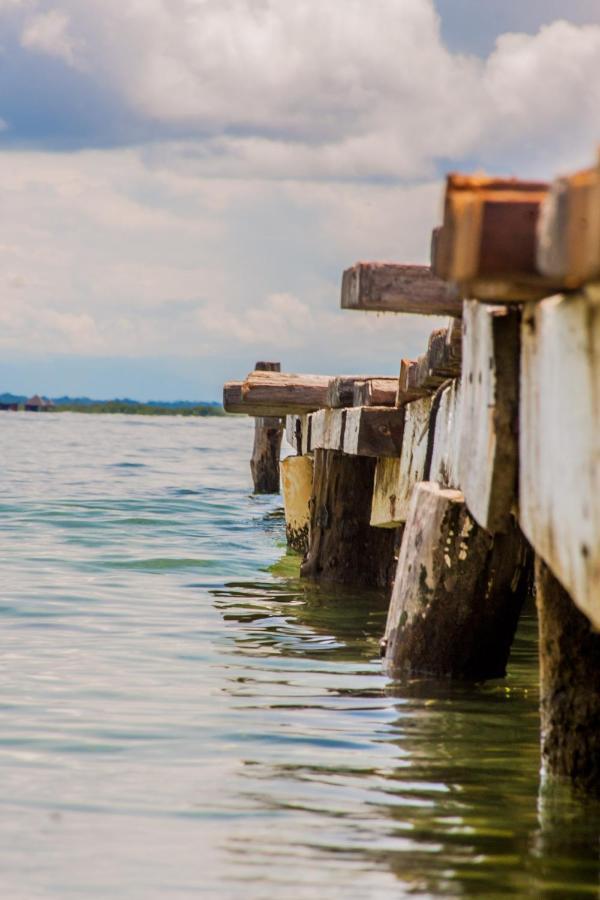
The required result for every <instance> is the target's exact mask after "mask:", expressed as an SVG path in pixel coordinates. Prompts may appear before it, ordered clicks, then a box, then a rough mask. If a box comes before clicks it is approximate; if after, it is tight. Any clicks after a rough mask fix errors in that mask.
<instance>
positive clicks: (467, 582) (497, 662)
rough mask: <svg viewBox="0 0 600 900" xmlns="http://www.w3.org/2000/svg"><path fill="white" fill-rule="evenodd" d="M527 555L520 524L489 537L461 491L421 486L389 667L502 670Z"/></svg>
mask: <svg viewBox="0 0 600 900" xmlns="http://www.w3.org/2000/svg"><path fill="white" fill-rule="evenodd" d="M530 560H531V555H530V551H529V548H528V545H527V544H526V542H525V540H524V538H523V536H522V535H521V532H520V531H519V529H518V527H517V526H516V524H513V525H511V526H510V528H509V530H508V531H507V533H506V534H501V535H496V536H495V537H492V535H490V534H489V533H488V532H487V531H485V530H484V529H483V528H480V526H479V525H477V523H476V522H475V521H474V519H473V518H472V517H471V516H470V515H469V512H468V510H467V507H466V505H465V503H464V498H463V495H462V494H461V493H460V491H453V490H444V489H442V488H440V487H439V486H438V485H436V484H433V483H431V482H421V483H420V484H418V485H417V486H416V487H415V490H414V492H413V495H412V499H411V504H410V509H409V514H408V520H407V522H406V529H405V532H404V538H403V541H402V547H401V550H400V557H399V559H398V572H397V575H396V580H395V582H394V590H393V594H392V602H391V605H390V611H389V615H388V623H387V629H386V636H385V638H384V641H383V644H382V649H383V651H384V654H385V658H386V669H387V671H388V673H389V674H390V675H392V676H393V677H400V676H403V675H433V676H436V677H452V678H463V679H471V680H481V679H487V678H498V677H501V676H502V675H504V674H505V671H506V663H507V661H508V655H509V652H510V646H511V643H512V640H513V637H514V633H515V629H516V627H517V622H518V618H519V614H520V611H521V607H522V605H523V601H524V599H525V596H526V594H527V589H528V585H529V582H530V578H529V573H530V568H529V567H530Z"/></svg>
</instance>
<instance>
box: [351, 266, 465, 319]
mask: <svg viewBox="0 0 600 900" xmlns="http://www.w3.org/2000/svg"><path fill="white" fill-rule="evenodd" d="M341 306H342V309H359V310H365V311H372V312H395V313H418V314H420V315H429V316H460V315H461V313H462V304H461V302H460V298H459V295H458V292H457V291H456V289H455V288H454V287H453V286H452V285H449V284H446V283H445V282H444V281H441V280H440V279H439V278H436V277H435V275H433V274H432V272H431V269H430V268H429V266H405V265H398V264H397V263H384V262H359V263H356V265H354V266H352V268H350V269H347V270H346V271H345V272H344V275H343V279H342V299H341Z"/></svg>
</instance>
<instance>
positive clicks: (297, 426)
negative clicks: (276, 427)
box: [285, 415, 306, 456]
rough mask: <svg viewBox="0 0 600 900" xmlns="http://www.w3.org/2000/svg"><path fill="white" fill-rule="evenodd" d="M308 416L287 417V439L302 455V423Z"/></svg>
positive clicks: (296, 451)
mask: <svg viewBox="0 0 600 900" xmlns="http://www.w3.org/2000/svg"><path fill="white" fill-rule="evenodd" d="M305 418H306V416H297V415H296V416H286V417H285V439H286V441H287V442H288V444H289V445H290V447H292V448H293V450H294V452H295V453H296V454H297V455H298V456H302V423H303V420H304V419H305Z"/></svg>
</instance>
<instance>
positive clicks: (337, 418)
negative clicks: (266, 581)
mask: <svg viewBox="0 0 600 900" xmlns="http://www.w3.org/2000/svg"><path fill="white" fill-rule="evenodd" d="M443 210H444V218H443V223H442V225H441V226H439V227H437V228H436V229H434V232H433V236H432V244H431V256H432V259H431V269H430V268H428V267H423V266H410V265H401V264H397V263H389V262H382V263H376V262H368V263H365V262H361V263H357V264H356V265H355V266H353V267H351V268H349V269H348V270H347V271H346V272H345V273H344V274H343V277H342V292H341V306H342V307H343V308H344V309H348V310H359V311H360V310H362V311H366V312H368V311H376V312H388V313H395V314H422V315H440V314H443V315H446V316H448V322H447V326H446V327H445V328H444V329H437V330H435V331H434V332H433V333H432V334H431V336H430V339H429V341H428V344H427V346H426V347H424V348H423V354H422V355H421V356H419V357H418V358H417V359H414V360H408V359H402V360H401V361H398V370H399V374H398V377H395V378H389V377H384V376H381V375H377V374H362V375H341V376H338V377H336V378H329V377H326V376H319V375H302V374H287V373H281V372H265V371H262V372H261V371H254V372H252V373H250V375H249V376H248V377H247V379H246V380H245V381H244V382H242V383H239V382H231V383H229V384H227V385H226V386H225V389H224V405H225V409H226V410H227V411H229V412H234V413H245V414H247V415H250V416H255V417H276V419H277V420H279V418H281V417H285V422H286V431H285V434H286V439H287V442H288V444H289V445H290V446H291V448H292V449H293V453H294V455H293V456H292V457H289V458H288V459H286V460H285V461H284V463H283V465H282V473H283V478H282V481H283V495H284V504H285V508H286V522H287V531H288V539H289V541H290V544H291V545H292V546H293V547H295V548H296V549H299V550H300V551H301V552H302V553H303V557H304V558H303V562H302V568H301V571H302V574H303V576H305V577H309V578H314V579H320V580H328V581H338V582H340V583H356V584H362V585H370V586H380V587H388V588H389V591H390V607H389V615H388V622H387V627H386V633H385V636H384V637H383V638H382V644H381V646H382V656H383V657H384V666H385V669H386V671H387V672H388V673H389V675H390V676H391V677H393V678H402V677H405V676H407V675H408V676H411V677H412V676H435V677H445V678H461V679H470V680H481V679H487V678H498V677H501V676H503V674H504V673H505V669H506V664H507V660H508V656H509V652H510V647H511V643H512V639H513V636H514V633H515V629H516V626H517V622H518V618H519V614H520V611H521V608H522V605H523V602H524V600H525V599H526V597H527V595H528V594H529V593H531V592H532V591H533V592H534V593H535V595H536V601H537V608H538V615H539V627H540V645H539V646H540V649H539V653H540V683H541V716H542V735H541V740H542V759H543V765H544V768H545V770H546V771H547V772H548V773H550V774H553V775H558V776H563V777H566V778H568V779H570V780H571V781H572V782H573V783H574V784H576V785H580V786H583V787H584V788H585V789H586V790H589V791H593V792H600V634H598V633H597V632H598V631H600V164H599V165H597V166H595V167H592V168H591V169H589V170H586V171H584V172H578V173H575V174H573V175H569V176H566V177H561V178H559V179H557V180H556V181H555V182H554V183H552V184H546V183H543V182H532V181H518V180H516V179H502V178H499V179H497V178H487V177H481V176H476V177H470V176H462V175H460V176H459V175H451V176H449V177H448V179H447V183H446V190H445V196H444V206H443ZM359 371H360V369H359ZM259 421H260V419H259ZM257 434H258V432H257ZM257 440H258V438H257Z"/></svg>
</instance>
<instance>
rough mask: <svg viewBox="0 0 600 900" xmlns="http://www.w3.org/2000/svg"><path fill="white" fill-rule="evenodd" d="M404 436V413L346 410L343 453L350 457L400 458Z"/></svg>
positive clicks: (376, 409)
mask: <svg viewBox="0 0 600 900" xmlns="http://www.w3.org/2000/svg"><path fill="white" fill-rule="evenodd" d="M403 435H404V410H402V409H395V408H394V409H388V408H386V407H383V408H379V407H356V408H354V409H348V410H346V421H345V427H344V447H343V449H344V453H348V454H350V455H351V456H376V457H380V456H398V455H399V454H400V452H401V450H402V438H403Z"/></svg>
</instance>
